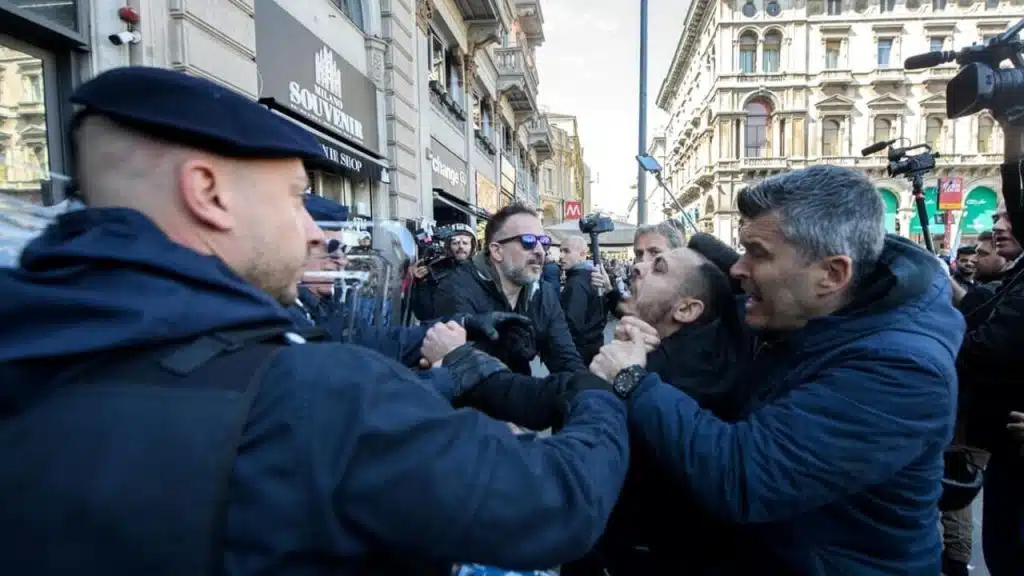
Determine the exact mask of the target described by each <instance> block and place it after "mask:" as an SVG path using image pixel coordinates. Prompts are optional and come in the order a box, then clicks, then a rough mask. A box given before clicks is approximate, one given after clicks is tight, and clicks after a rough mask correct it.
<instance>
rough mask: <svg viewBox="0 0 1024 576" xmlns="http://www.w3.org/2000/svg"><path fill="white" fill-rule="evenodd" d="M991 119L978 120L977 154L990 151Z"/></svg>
mask: <svg viewBox="0 0 1024 576" xmlns="http://www.w3.org/2000/svg"><path fill="white" fill-rule="evenodd" d="M992 126H993V122H992V119H991V118H989V117H988V116H981V117H979V118H978V154H988V153H989V152H991V151H992Z"/></svg>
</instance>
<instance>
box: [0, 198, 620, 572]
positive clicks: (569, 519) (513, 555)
mask: <svg viewBox="0 0 1024 576" xmlns="http://www.w3.org/2000/svg"><path fill="white" fill-rule="evenodd" d="M0 293H2V294H3V295H4V297H3V298H2V299H0V325H3V326H4V327H5V329H4V330H3V331H0V417H2V420H0V421H2V422H3V423H4V426H5V428H4V429H6V430H8V431H9V430H13V429H15V428H16V426H14V423H16V422H18V417H19V415H18V413H17V406H18V405H17V403H16V402H15V399H16V397H17V395H18V394H19V392H24V391H25V390H26V389H33V390H38V387H45V386H47V384H48V380H47V379H46V378H44V377H43V375H44V374H46V373H47V372H46V371H45V370H44V368H45V369H48V370H50V371H51V372H52V371H53V370H58V371H64V370H71V369H74V366H75V362H76V361H77V360H76V358H81V357H82V356H81V355H86V356H88V355H92V354H107V353H110V352H117V351H128V350H130V349H131V348H133V347H139V346H143V345H146V344H152V343H160V342H166V341H169V340H173V339H187V338H191V337H195V336H198V335H201V334H205V333H209V332H210V331H214V330H224V329H230V328H235V327H241V326H251V325H253V324H274V323H287V324H290V323H291V319H290V318H289V316H288V314H287V313H286V312H285V310H284V309H283V308H282V307H281V306H279V305H278V304H277V303H276V302H274V301H273V300H272V299H270V298H269V297H268V296H266V295H265V294H263V293H261V292H258V291H257V290H255V289H254V288H253V287H252V286H250V285H249V284H247V283H246V282H244V281H243V280H241V279H240V278H239V277H237V276H236V275H235V274H233V273H232V272H231V271H230V270H229V269H228V268H227V267H226V266H225V265H224V264H223V263H222V262H221V261H220V260H218V259H217V258H215V257H211V256H203V255H200V254H198V253H196V252H193V251H191V250H189V249H186V248H184V247H182V246H180V245H177V244H175V243H173V242H171V241H170V240H169V239H168V238H167V237H166V236H165V235H164V234H163V233H161V232H160V231H159V230H158V229H157V228H156V227H155V226H154V225H153V224H152V223H151V222H150V221H149V220H148V219H146V218H145V217H144V216H142V215H141V214H139V213H137V212H134V211H130V210H125V209H89V210H84V211H80V212H74V213H69V214H66V215H64V216H61V217H60V219H59V220H58V222H57V223H56V224H55V225H53V226H51V227H50V228H49V229H47V231H46V232H45V233H44V234H43V235H42V236H41V237H40V238H38V239H37V240H35V241H34V242H33V243H31V244H30V245H29V246H28V247H27V249H26V250H25V252H24V254H23V257H22V260H21V268H20V269H4V270H0ZM40 364H41V365H42V367H41V368H40V370H39V371H36V372H31V371H28V370H26V367H30V366H39V365H40ZM35 409H36V410H45V409H46V400H45V398H44V399H43V400H42V401H41V402H40V403H39V405H37V406H36V407H35ZM568 413H569V421H568V424H567V425H566V427H565V429H564V430H563V431H562V432H561V433H560V434H557V435H555V436H554V437H552V438H550V439H545V440H544V441H543V442H537V441H535V440H532V439H529V438H521V437H517V436H515V435H514V434H512V433H511V431H510V430H509V428H508V426H507V425H506V424H504V423H502V422H499V421H496V420H492V419H489V418H487V417H486V416H484V415H482V414H480V413H478V412H474V411H472V410H454V409H452V407H451V405H450V403H449V401H448V400H447V399H446V398H444V397H442V396H441V395H440V394H439V393H438V392H437V391H435V390H434V389H433V387H430V386H427V385H424V384H423V383H421V382H420V381H419V380H418V379H417V378H416V377H415V376H414V375H413V374H412V373H411V372H410V371H409V370H407V369H406V368H404V367H402V366H400V365H399V364H397V363H396V362H394V361H392V360H388V359H386V358H384V357H382V356H380V355H378V354H376V353H374V352H372V351H367V350H365V349H362V348H357V347H352V346H345V345H341V344H335V343H325V344H302V345H295V346H289V347H286V348H284V349H283V350H282V351H281V352H280V354H278V355H277V356H276V358H275V359H274V360H273V361H272V363H271V364H270V365H269V367H268V369H267V371H266V373H265V376H264V378H263V385H262V388H261V389H260V391H259V393H258V395H257V396H256V398H255V401H254V403H253V406H252V409H251V412H250V415H249V420H248V422H247V423H246V426H245V430H244V433H243V438H242V441H241V444H240V449H239V453H238V457H237V459H236V461H235V465H234V468H233V470H232V471H231V476H230V496H229V502H228V508H227V519H226V534H225V557H224V559H223V560H224V563H225V566H226V569H227V570H226V573H227V574H229V575H230V574H270V573H273V574H302V575H304V576H307V575H316V574H358V573H364V572H362V571H360V569H359V568H358V566H359V565H360V564H361V563H362V562H363V560H364V559H365V558H367V557H370V556H373V555H377V556H379V555H384V556H391V557H394V558H403V559H413V558H425V559H429V560H430V561H432V562H434V561H436V562H453V561H467V562H480V563H486V564H493V565H501V566H508V567H510V568H540V567H549V566H553V565H556V564H559V563H562V562H565V561H567V560H570V559H573V558H576V557H579V556H581V555H583V554H584V553H585V552H586V551H587V550H588V549H589V548H590V547H591V546H592V545H593V543H594V542H595V541H596V540H597V538H598V536H599V535H600V533H601V531H602V530H603V527H604V524H605V521H606V520H607V518H608V515H609V513H610V511H611V509H612V506H613V504H614V502H615V499H616V497H617V495H618V492H619V489H620V488H621V485H622V481H623V477H624V474H625V470H626V466H627V460H628V441H627V435H626V414H625V406H624V405H623V403H622V402H621V401H620V400H619V399H617V398H616V397H615V396H614V395H613V394H611V393H610V392H606V391H595V390H590V391H585V392H581V393H580V394H578V395H577V396H576V397H575V398H574V399H573V400H572V401H571V402H570V404H569V406H568ZM130 416H131V417H137V420H130V419H129V420H128V421H126V423H124V424H123V425H124V426H125V427H127V428H128V430H129V432H130V430H131V428H132V427H140V429H142V427H145V426H147V425H149V422H148V421H147V419H146V413H145V410H144V409H140V410H139V411H138V413H137V414H131V415H130ZM94 417H95V418H97V419H103V418H106V417H107V415H105V414H104V413H102V411H100V412H99V413H97V414H95V415H94ZM189 419H190V414H182V415H181V422H180V425H181V426H188V425H189ZM0 430H2V429H0ZM9 437H10V436H9V435H7V434H0V439H3V438H9ZM23 439H24V438H23ZM30 440H31V439H30ZM51 440H52V439H51ZM56 445H57V446H59V442H58V443H57V444H56ZM2 449H3V451H4V454H5V458H13V459H18V454H19V449H21V446H19V445H16V444H13V443H6V444H4V445H3V446H2ZM36 453H38V451H37V452H36ZM179 456H180V455H179ZM62 458H63V455H62V454H60V453H59V450H57V451H55V452H54V453H52V460H53V462H52V463H45V462H43V463H39V465H40V466H53V465H58V464H61V463H62V462H63V461H62ZM95 465H96V466H97V469H95V470H90V469H88V468H86V469H78V470H75V475H77V476H81V475H86V476H88V475H97V474H103V473H105V470H107V469H108V468H105V467H110V466H114V467H118V466H130V465H131V461H130V460H129V461H123V460H122V459H119V458H118V455H117V454H110V455H109V457H108V458H106V459H104V461H102V462H99V461H97V462H96V464H95ZM101 468H102V469H101ZM121 473H122V474H121V475H122V476H124V475H127V476H129V477H132V475H136V474H137V484H134V485H140V486H141V485H144V484H145V479H146V474H148V473H151V472H150V471H147V470H145V469H135V468H130V469H129V470H128V471H127V472H126V471H124V470H121ZM2 475H3V472H2V471H0V476H2ZM73 479H74V476H69V477H68V482H67V484H66V489H63V490H61V491H59V492H55V493H54V494H52V497H51V498H50V499H49V500H48V501H47V502H46V505H45V507H44V508H45V509H33V510H25V509H22V508H25V505H22V504H21V503H20V502H19V501H18V499H17V498H8V499H5V504H4V506H0V526H6V527H7V528H9V529H5V530H4V538H3V546H5V547H7V548H5V549H4V550H5V552H4V554H0V572H4V573H6V572H8V571H9V570H5V569H4V568H3V567H4V563H5V561H6V559H7V558H8V552H10V551H11V550H18V551H19V558H25V557H37V558H41V559H42V558H47V557H48V555H49V554H53V553H55V551H59V550H60V548H61V543H60V542H59V541H53V534H59V533H60V530H58V529H57V525H58V524H60V523H61V522H62V520H61V519H62V518H71V517H73V515H74V514H77V513H79V511H81V510H82V508H81V506H80V504H81V502H80V500H84V499H86V498H85V495H81V494H78V493H76V491H75V486H76V484H75V482H74V481H73ZM90 485H91V484H90ZM132 485H133V484H131V483H129V484H127V486H129V487H130V486H132ZM125 490H128V491H130V490H131V489H130V488H126V489H125ZM95 500H96V499H95V498H94V499H92V501H95ZM113 501H115V502H116V501H117V499H113ZM182 501H184V502H187V501H188V500H187V498H182ZM19 507H21V508H19ZM92 512H96V513H98V514H100V515H102V514H103V511H102V510H100V511H95V510H93V511H92ZM137 521H138V522H140V523H145V522H162V521H164V519H162V518H149V517H143V518H138V519H137ZM33 534H35V535H38V534H44V535H48V538H33V537H31V536H30V535H33ZM19 536H21V537H19ZM157 548H158V547H156V546H154V549H157ZM96 553H97V555H98V556H100V557H102V555H103V554H110V555H113V554H117V553H118V550H100V551H97V552H96ZM90 568H91V567H87V566H83V567H81V569H82V573H94V572H90ZM367 573H374V572H367Z"/></svg>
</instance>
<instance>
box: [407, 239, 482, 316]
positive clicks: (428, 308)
mask: <svg viewBox="0 0 1024 576" xmlns="http://www.w3.org/2000/svg"><path fill="white" fill-rule="evenodd" d="M440 232H441V236H442V237H443V238H445V241H444V244H445V258H443V259H441V260H440V261H439V262H435V263H429V262H419V263H417V265H416V267H415V268H414V269H413V277H414V278H415V280H416V281H415V283H414V284H413V286H412V296H411V301H412V312H413V314H415V315H416V318H418V319H419V320H420V321H426V320H434V319H436V318H439V317H440V316H439V315H438V314H437V312H436V308H435V301H436V298H437V287H438V286H439V285H440V284H441V281H443V280H444V279H445V277H447V276H448V275H449V274H451V273H452V272H453V271H454V270H455V268H456V267H457V266H459V265H460V264H464V263H466V262H469V261H470V259H471V258H472V257H473V254H475V253H476V233H474V232H473V229H472V228H470V227H469V226H467V225H465V224H452V225H451V226H445V227H444V228H441V231H440Z"/></svg>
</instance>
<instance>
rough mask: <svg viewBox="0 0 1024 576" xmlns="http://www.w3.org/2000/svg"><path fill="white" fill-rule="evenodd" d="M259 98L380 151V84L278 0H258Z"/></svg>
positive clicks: (362, 145) (371, 149)
mask: <svg viewBox="0 0 1024 576" xmlns="http://www.w3.org/2000/svg"><path fill="white" fill-rule="evenodd" d="M256 68H257V70H258V72H259V77H260V95H259V96H260V101H269V102H270V103H271V105H273V106H275V107H277V108H280V109H282V110H283V111H287V112H290V113H292V114H294V115H297V116H299V117H301V118H303V119H304V120H307V121H309V122H311V123H313V124H314V125H316V126H317V127H318V128H320V129H321V130H324V131H326V132H327V133H329V134H335V135H337V136H340V137H341V138H342V139H344V140H347V141H349V142H353V143H355V144H358V145H359V146H361V147H363V148H365V149H367V150H370V151H373V152H377V151H378V147H379V135H378V133H377V89H376V88H375V87H374V85H373V83H372V82H371V81H370V79H369V78H367V77H366V76H364V75H363V74H362V73H361V72H359V70H358V69H356V68H355V67H354V66H352V65H351V64H349V63H348V61H346V60H345V59H344V58H342V57H341V55H340V54H338V53H337V52H335V51H334V50H332V49H331V48H330V47H329V46H327V45H326V44H325V43H324V42H323V40H321V39H320V38H318V37H317V36H316V35H315V34H313V33H312V32H310V31H309V30H308V29H306V27H305V26H303V25H302V23H301V22H299V21H298V20H296V19H295V18H293V17H292V16H291V15H290V14H289V13H288V12H287V11H286V10H285V9H284V8H282V7H280V6H279V5H278V4H277V3H276V2H274V0H256Z"/></svg>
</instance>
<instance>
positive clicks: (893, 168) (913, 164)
mask: <svg viewBox="0 0 1024 576" xmlns="http://www.w3.org/2000/svg"><path fill="white" fill-rule="evenodd" d="M903 140H906V138H896V139H894V140H885V141H883V142H875V143H874V144H872V145H871V146H868V147H867V148H864V149H863V150H861V151H860V153H861V155H863V156H870V155H872V154H874V153H875V152H879V151H881V150H882V149H884V148H889V151H888V153H887V154H886V157H887V160H888V161H889V165H888V167H887V168H886V172H887V173H888V174H889V177H890V178H895V177H897V176H903V177H905V178H907V179H908V180H910V184H911V187H912V192H913V194H914V204H915V205H916V207H917V219H918V221H919V222H920V223H921V234H922V235H923V236H924V245H925V248H927V249H928V251H929V252H931V253H932V254H934V253H935V246H934V245H933V244H932V235H931V233H930V232H929V231H928V209H927V207H926V205H925V199H924V175H925V174H927V173H928V172H931V171H932V170H935V159H936V158H938V157H939V153H938V152H935V151H934V150H932V147H931V146H929V145H927V144H918V145H916V146H906V147H903V148H894V147H893V144H896V143H898V142H900V141H903ZM913 150H923V152H919V153H917V154H908V152H911V151H913Z"/></svg>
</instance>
